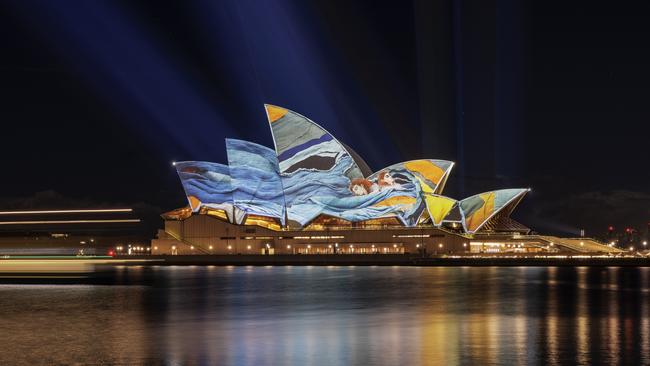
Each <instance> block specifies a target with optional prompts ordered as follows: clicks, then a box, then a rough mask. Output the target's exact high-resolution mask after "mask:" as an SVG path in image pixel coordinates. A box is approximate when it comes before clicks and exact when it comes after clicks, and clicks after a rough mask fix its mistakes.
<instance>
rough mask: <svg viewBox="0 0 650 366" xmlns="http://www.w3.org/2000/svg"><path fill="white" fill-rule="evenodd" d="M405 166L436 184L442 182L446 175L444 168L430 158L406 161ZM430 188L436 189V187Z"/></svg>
mask: <svg viewBox="0 0 650 366" xmlns="http://www.w3.org/2000/svg"><path fill="white" fill-rule="evenodd" d="M404 167H405V168H406V169H408V170H410V171H412V172H414V173H419V174H420V175H421V176H423V177H424V178H425V179H427V180H429V181H431V182H433V183H434V184H436V185H438V184H440V181H441V180H442V178H443V177H444V176H445V171H444V170H442V169H441V168H440V167H438V166H437V165H435V164H433V163H432V162H430V161H428V160H413V161H409V162H406V163H404ZM430 188H431V189H435V188H436V187H430Z"/></svg>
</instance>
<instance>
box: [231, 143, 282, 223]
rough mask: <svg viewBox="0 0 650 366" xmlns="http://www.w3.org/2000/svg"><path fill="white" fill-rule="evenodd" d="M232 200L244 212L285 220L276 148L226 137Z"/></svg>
mask: <svg viewBox="0 0 650 366" xmlns="http://www.w3.org/2000/svg"><path fill="white" fill-rule="evenodd" d="M226 152H227V154H228V165H229V166H230V179H231V186H232V188H233V191H232V197H233V203H234V205H235V207H236V208H237V209H238V210H241V211H242V212H243V213H244V214H246V215H247V214H254V215H260V216H268V217H274V218H277V219H279V220H280V222H281V223H282V224H284V217H285V215H284V207H285V204H284V193H283V191H282V182H281V180H280V172H279V169H278V159H277V157H276V155H275V151H273V150H272V149H269V148H268V147H265V146H262V145H258V144H255V143H252V142H248V141H242V140H235V139H226Z"/></svg>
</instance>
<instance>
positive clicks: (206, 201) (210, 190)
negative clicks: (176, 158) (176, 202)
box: [174, 161, 233, 218]
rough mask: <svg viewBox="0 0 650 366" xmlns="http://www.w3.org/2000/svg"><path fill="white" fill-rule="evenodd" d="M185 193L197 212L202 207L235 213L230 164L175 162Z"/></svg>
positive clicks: (230, 216) (229, 215)
mask: <svg viewBox="0 0 650 366" xmlns="http://www.w3.org/2000/svg"><path fill="white" fill-rule="evenodd" d="M174 166H175V167H176V172H177V173H178V176H179V177H180V179H181V184H182V185H183V189H184V190H185V195H186V196H187V200H188V202H189V204H190V207H191V208H192V211H194V212H197V211H198V210H199V209H200V208H201V207H209V208H212V209H217V210H223V211H224V212H225V213H226V214H227V215H228V217H229V218H232V215H233V196H232V191H233V189H232V184H231V179H230V168H229V167H228V165H223V164H217V163H209V162H205V161H180V162H177V163H175V164H174Z"/></svg>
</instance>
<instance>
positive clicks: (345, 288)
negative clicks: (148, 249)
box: [0, 266, 650, 365]
mask: <svg viewBox="0 0 650 366" xmlns="http://www.w3.org/2000/svg"><path fill="white" fill-rule="evenodd" d="M110 276H111V281H107V283H101V284H96V285H93V284H83V285H81V284H30V285H13V284H10V285H0V334H1V335H2V340H1V341H0V364H1V365H36V364H48V365H49V364H80V365H86V364H101V365H113V364H115V365H138V364H145V365H149V364H151V365H158V364H160V365H221V364H233V365H336V364H341V365H354V364H356V365H417V364H429V365H455V364H463V365H489V364H508V365H511V364H551V365H552V364H557V365H559V364H648V363H650V314H649V312H650V301H649V300H650V298H649V293H650V285H649V281H650V268H647V267H645V268H617V267H382V266H377V267H359V266H357V267H354V266H333V267H318V266H313V267H311V266H306V267H303V266H276V267H271V266H269V267H253V266H249V267H245V266H241V267H235V266H152V267H118V268H116V269H115V270H114V272H112V273H111V274H110Z"/></svg>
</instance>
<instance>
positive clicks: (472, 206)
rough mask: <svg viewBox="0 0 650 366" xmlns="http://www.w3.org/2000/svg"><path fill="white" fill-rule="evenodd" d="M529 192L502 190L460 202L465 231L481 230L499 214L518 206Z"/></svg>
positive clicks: (481, 194) (524, 190) (525, 190)
mask: <svg viewBox="0 0 650 366" xmlns="http://www.w3.org/2000/svg"><path fill="white" fill-rule="evenodd" d="M527 192H528V190H527V189H502V190H498V191H492V192H485V193H480V194H477V195H474V196H471V197H468V198H465V199H464V200H462V201H460V208H461V210H462V212H463V216H464V223H465V230H466V231H467V232H470V233H473V232H475V231H477V230H478V229H480V228H481V226H482V225H483V224H485V223H486V222H487V221H488V220H489V219H490V218H491V217H492V216H494V215H495V214H496V213H497V212H499V211H501V210H503V209H505V208H507V207H508V206H512V208H514V205H516V204H517V203H518V202H519V200H520V199H521V198H522V197H523V196H524V195H525V194H526V193H527Z"/></svg>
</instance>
